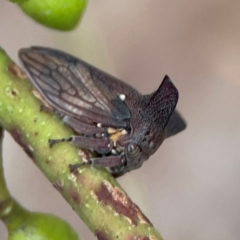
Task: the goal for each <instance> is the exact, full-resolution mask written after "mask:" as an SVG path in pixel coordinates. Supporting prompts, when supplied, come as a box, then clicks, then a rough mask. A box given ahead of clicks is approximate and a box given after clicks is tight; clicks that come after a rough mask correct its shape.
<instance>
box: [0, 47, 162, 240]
mask: <svg viewBox="0 0 240 240" xmlns="http://www.w3.org/2000/svg"><path fill="white" fill-rule="evenodd" d="M40 105H41V102H40V101H39V100H38V99H36V98H35V97H34V96H33V94H32V86H31V85H30V83H29V81H28V80H26V78H24V74H23V73H22V72H21V69H20V68H19V67H18V66H17V65H16V64H15V63H13V62H12V61H11V60H10V59H9V57H8V56H7V55H6V53H5V52H4V51H3V50H0V124H1V125H2V127H3V128H4V129H6V130H7V131H8V132H9V133H10V134H11V135H12V136H13V138H14V139H15V140H16V141H17V142H18V143H19V144H20V145H21V146H22V147H23V149H24V150H25V152H26V153H27V154H28V155H29V157H30V158H31V159H32V160H33V161H34V163H35V164H36V165H37V166H38V167H39V168H40V169H41V171H42V172H43V173H44V174H45V176H46V177H47V178H48V179H49V181H50V182H51V183H52V184H53V186H54V187H55V188H56V189H57V190H58V191H59V192H60V193H61V194H62V196H63V197H64V198H65V199H66V201H68V203H69V204H70V205H71V206H72V208H73V209H74V210H75V211H76V213H77V214H78V215H79V216H80V217H81V219H82V220H83V221H84V222H85V223H86V224H87V226H88V227H89V229H90V230H91V231H92V232H93V233H94V234H95V235H96V236H97V237H98V239H108V240H110V239H155V240H156V239H159V240H162V238H161V236H160V234H159V233H158V232H157V230H156V229H155V228H154V227H153V226H152V224H151V223H150V221H149V220H148V219H147V218H146V217H145V216H144V214H143V213H142V212H141V210H140V209H139V208H138V206H137V205H136V204H134V203H133V202H132V201H131V199H130V198H129V197H128V196H127V194H126V193H125V192H124V190H123V189H122V188H121V187H120V186H119V184H118V183H117V182H116V181H115V179H114V178H113V177H112V176H111V175H110V174H109V173H108V172H107V171H106V170H105V169H95V168H93V167H89V166H85V167H82V168H81V169H78V170H75V171H74V172H73V173H71V172H70V171H69V168H68V165H69V164H74V163H77V162H79V161H82V159H81V157H82V156H83V157H89V156H90V155H89V154H90V153H89V152H87V151H85V150H81V149H79V148H77V147H75V146H73V145H71V144H69V143H60V144H57V145H55V146H54V147H53V148H49V146H48V139H49V138H63V137H69V136H71V135H72V134H73V132H72V130H71V129H70V128H68V127H67V126H65V125H64V124H63V123H62V121H61V120H60V119H59V118H58V117H56V116H53V115H52V114H50V113H46V112H40V111H39V109H40ZM53 201H54V200H53Z"/></svg>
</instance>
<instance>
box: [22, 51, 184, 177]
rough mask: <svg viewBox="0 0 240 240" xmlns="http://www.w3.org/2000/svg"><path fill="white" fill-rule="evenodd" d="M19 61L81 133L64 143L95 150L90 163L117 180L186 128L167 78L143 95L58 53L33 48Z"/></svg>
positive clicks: (70, 123) (98, 71)
mask: <svg viewBox="0 0 240 240" xmlns="http://www.w3.org/2000/svg"><path fill="white" fill-rule="evenodd" d="M19 57H20V60H21V62H22V64H23V67H24V69H25V70H26V73H27V75H28V77H29V79H30V80H31V82H32V83H33V85H34V87H35V88H36V89H37V90H38V91H39V92H40V94H41V95H42V97H43V98H44V100H45V101H46V102H47V103H48V104H49V105H50V106H52V107H53V108H54V109H55V111H56V113H57V114H58V115H59V116H61V117H62V118H63V121H64V122H65V123H66V124H67V125H69V126H70V127H72V128H73V129H74V130H75V132H76V133H77V134H78V135H76V136H72V137H70V138H68V139H65V140H68V141H71V142H72V143H73V144H76V145H79V146H82V147H84V148H88V149H92V150H94V151H95V152H97V153H98V154H99V157H97V158H94V159H91V160H90V161H89V164H91V165H93V166H96V167H108V168H109V169H110V171H111V172H112V174H113V175H114V176H120V175H122V174H124V173H125V172H127V171H130V170H132V169H136V168H138V167H140V166H141V165H142V163H143V162H144V161H145V160H147V159H148V158H149V156H150V155H152V154H153V153H154V152H155V151H156V150H157V149H158V148H159V146H160V145H161V144H162V142H163V140H164V139H165V138H166V137H169V136H171V135H174V134H176V133H178V132H179V131H181V130H183V129H184V128H185V127H186V125H185V123H184V121H183V120H182V118H181V116H180V115H179V114H178V113H177V112H176V111H174V110H175V107H176V104H177V101H178V91H177V88H176V87H175V86H174V85H173V83H172V82H171V80H170V78H169V77H168V76H165V77H164V79H163V81H162V83H161V85H160V87H159V88H158V89H157V90H156V91H155V92H153V93H152V94H149V95H142V94H140V93H139V92H138V91H137V90H136V89H134V88H133V87H131V86H130V85H128V84H126V83H124V82H122V81H120V80H118V79H116V78H115V77H113V76H111V75H109V74H107V73H105V72H103V71H101V70H99V69H97V68H95V67H93V66H91V65H90V64H88V63H86V62H84V61H82V60H80V59H78V58H76V57H73V56H71V55H69V54H67V53H64V52H61V51H58V50H53V49H49V48H42V47H32V48H28V49H22V50H20V51H19ZM171 116H172V117H171ZM54 141H55V142H54ZM56 142H58V140H53V142H52V143H56ZM79 165H81V164H79Z"/></svg>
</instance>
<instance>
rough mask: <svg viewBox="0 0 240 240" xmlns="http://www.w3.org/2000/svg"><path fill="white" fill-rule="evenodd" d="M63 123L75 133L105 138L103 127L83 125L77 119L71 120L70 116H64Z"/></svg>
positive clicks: (105, 132) (105, 133) (105, 131)
mask: <svg viewBox="0 0 240 240" xmlns="http://www.w3.org/2000/svg"><path fill="white" fill-rule="evenodd" d="M63 122H64V123H66V124H67V125H68V126H70V127H71V128H73V129H74V130H75V131H76V132H77V133H83V134H84V135H90V136H94V135H96V136H101V137H104V136H107V129H106V128H103V127H101V126H100V127H97V126H96V125H93V124H89V123H84V122H82V121H80V120H79V119H76V118H73V117H71V116H67V115H66V116H64V117H63Z"/></svg>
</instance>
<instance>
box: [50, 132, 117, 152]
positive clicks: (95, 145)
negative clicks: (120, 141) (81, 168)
mask: <svg viewBox="0 0 240 240" xmlns="http://www.w3.org/2000/svg"><path fill="white" fill-rule="evenodd" d="M48 141H49V145H50V147H52V146H53V145H55V144H56V143H59V142H71V143H72V144H74V145H77V146H81V147H83V148H87V149H93V150H94V151H96V152H98V153H99V154H106V153H108V152H110V151H111V149H112V147H113V142H112V141H111V140H109V138H107V137H103V138H94V137H85V136H71V137H69V138H62V139H49V140H48Z"/></svg>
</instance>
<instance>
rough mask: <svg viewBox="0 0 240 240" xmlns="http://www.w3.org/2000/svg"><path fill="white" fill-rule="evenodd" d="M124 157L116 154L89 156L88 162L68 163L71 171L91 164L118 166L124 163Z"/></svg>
mask: <svg viewBox="0 0 240 240" xmlns="http://www.w3.org/2000/svg"><path fill="white" fill-rule="evenodd" d="M125 163H126V159H125V157H124V156H123V155H118V156H105V157H104V156H103V157H99V158H91V159H90V160H89V161H88V162H82V163H77V164H73V165H72V164H70V165H69V168H70V171H71V172H73V171H74V170H75V169H77V168H79V167H81V166H84V165H91V166H93V167H109V168H111V167H120V166H123V165H125Z"/></svg>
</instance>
